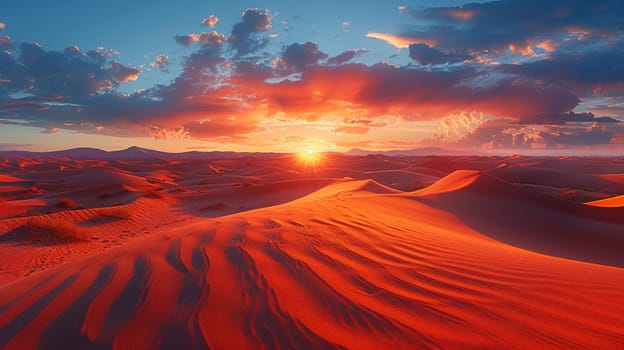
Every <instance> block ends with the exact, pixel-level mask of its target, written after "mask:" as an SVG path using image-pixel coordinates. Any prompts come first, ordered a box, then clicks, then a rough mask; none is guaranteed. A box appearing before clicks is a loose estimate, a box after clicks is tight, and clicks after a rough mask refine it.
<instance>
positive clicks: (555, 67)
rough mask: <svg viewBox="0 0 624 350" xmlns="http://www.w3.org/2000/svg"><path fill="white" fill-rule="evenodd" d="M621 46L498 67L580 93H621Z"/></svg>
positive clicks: (623, 58)
mask: <svg viewBox="0 0 624 350" xmlns="http://www.w3.org/2000/svg"><path fill="white" fill-rule="evenodd" d="M621 62H624V47H621V46H620V47H619V46H616V47H611V48H606V49H599V50H592V51H587V52H578V53H575V52H565V53H564V52H562V53H555V54H553V55H552V56H551V57H549V58H547V59H542V60H538V61H534V62H528V63H524V64H505V65H500V66H499V67H498V68H497V69H498V70H499V71H502V72H506V73H513V74H519V75H524V76H527V77H531V78H534V79H538V80H540V81H545V82H548V83H556V84H560V85H563V86H566V87H567V88H568V89H570V90H572V91H574V92H575V93H577V94H579V95H610V94H611V95H614V94H615V95H617V94H622V93H624V80H623V79H622V77H624V65H622V63H621Z"/></svg>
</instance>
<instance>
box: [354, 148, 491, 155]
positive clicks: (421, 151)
mask: <svg viewBox="0 0 624 350" xmlns="http://www.w3.org/2000/svg"><path fill="white" fill-rule="evenodd" d="M344 154H346V155H350V156H365V155H368V154H381V155H385V156H430V155H436V156H465V155H478V154H479V152H477V151H472V152H467V151H460V150H449V149H444V148H439V147H423V148H415V149H407V150H390V151H368V150H363V149H360V148H353V149H351V150H349V151H347V152H345V153H344Z"/></svg>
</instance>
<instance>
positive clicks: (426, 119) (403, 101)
mask: <svg viewBox="0 0 624 350" xmlns="http://www.w3.org/2000/svg"><path fill="white" fill-rule="evenodd" d="M0 6H1V10H0V150H2V149H3V150H8V149H20V150H35V151H45V150H57V149H64V148H72V147H97V148H102V149H107V150H113V149H121V148H126V147H129V146H131V145H137V146H141V147H147V148H153V149H158V150H165V151H173V152H179V151H188V150H206V151H209V150H234V151H268V152H273V151H278V152H282V151H297V150H301V149H307V148H314V149H315V150H319V151H346V150H349V149H351V148H354V147H357V148H363V149H370V150H386V149H411V148H418V147H431V146H436V147H443V148H448V149H461V150H474V151H478V152H493V153H496V152H514V153H552V154H557V153H561V154H564V153H565V154H567V153H578V154H584V153H601V154H620V155H621V154H624V123H622V122H621V121H624V20H623V18H624V2H623V1H621V0H612V1H609V0H606V1H602V0H599V1H558V0H553V1H542V0H540V1H533V0H531V1H527V0H507V1H492V2H473V1H433V0H431V1H320V0H316V1H307V2H301V1H292V0H279V1H206V0H205V1H190V0H178V1H165V0H160V1H127V0H109V1H97V0H80V1H78V0H67V1H48V0H46V1H43V0H37V1H34V0H33V1H22V0H3V1H2V4H1V5H0Z"/></svg>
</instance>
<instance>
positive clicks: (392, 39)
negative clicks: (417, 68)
mask: <svg viewBox="0 0 624 350" xmlns="http://www.w3.org/2000/svg"><path fill="white" fill-rule="evenodd" d="M366 37H367V38H373V39H379V40H383V41H385V42H387V43H388V44H390V45H392V46H394V47H396V48H397V49H407V48H408V47H409V46H410V44H416V43H418V44H428V45H435V42H434V41H432V40H427V39H418V38H416V37H410V36H401V35H393V34H385V33H375V32H368V33H366Z"/></svg>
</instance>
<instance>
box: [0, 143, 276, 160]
mask: <svg viewBox="0 0 624 350" xmlns="http://www.w3.org/2000/svg"><path fill="white" fill-rule="evenodd" d="M270 154H278V153H251V152H229V151H225V152H224V151H211V152H199V151H189V152H182V153H169V152H161V151H155V150H151V149H147V148H141V147H136V146H132V147H129V148H126V149H123V150H118V151H103V150H101V149H97V148H88V147H81V148H72V149H68V150H61V151H51V152H31V151H0V158H11V159H16V158H71V159H154V158H161V159H170V158H187V159H188V158H239V157H249V156H258V155H270Z"/></svg>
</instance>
